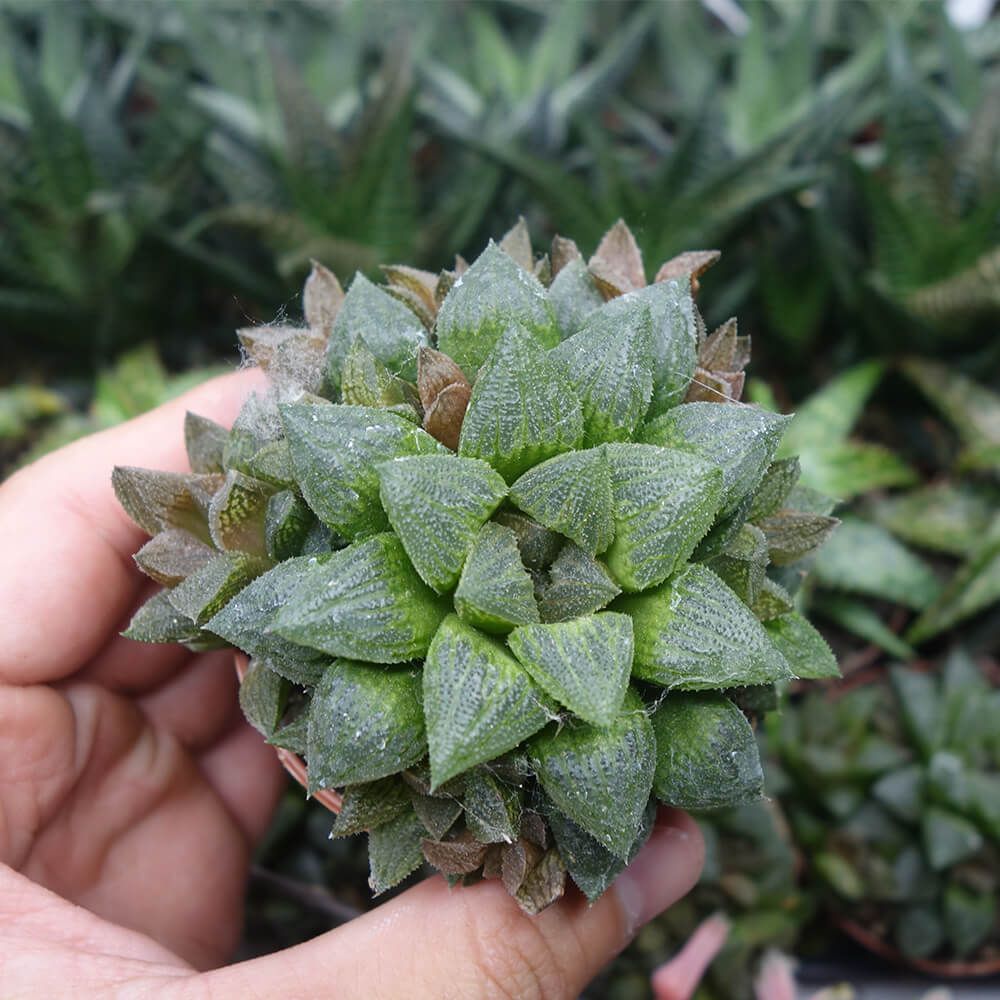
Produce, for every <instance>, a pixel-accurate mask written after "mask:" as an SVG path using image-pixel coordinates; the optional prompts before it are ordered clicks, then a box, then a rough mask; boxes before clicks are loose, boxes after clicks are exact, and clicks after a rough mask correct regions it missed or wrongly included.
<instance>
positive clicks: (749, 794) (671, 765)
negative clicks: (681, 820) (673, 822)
mask: <svg viewBox="0 0 1000 1000" xmlns="http://www.w3.org/2000/svg"><path fill="white" fill-rule="evenodd" d="M652 725H653V732H654V734H655V736H656V747H657V751H656V777H655V779H654V782H653V791H654V792H655V793H656V797H657V798H658V799H660V801H661V802H666V803H667V804H668V805H672V806H677V807H678V808H681V809H718V808H722V807H728V806H735V805H739V804H740V803H743V802H751V801H753V800H754V799H759V798H760V797H761V796H762V795H763V794H764V772H763V771H762V770H761V766H760V755H759V753H758V752H757V741H756V739H755V738H754V734H753V729H752V728H751V726H750V723H749V722H747V719H746V716H745V715H744V714H743V713H742V712H741V711H740V710H739V709H738V708H737V707H736V706H735V705H734V704H733V703H732V702H731V701H730V700H729V699H728V698H724V697H723V696H722V695H717V694H691V695H685V694H669V695H667V696H666V697H665V698H664V699H663V700H662V701H661V702H660V704H659V706H658V707H657V709H656V711H655V712H654V713H653V718H652Z"/></svg>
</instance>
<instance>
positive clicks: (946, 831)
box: [920, 806, 983, 872]
mask: <svg viewBox="0 0 1000 1000" xmlns="http://www.w3.org/2000/svg"><path fill="white" fill-rule="evenodd" d="M920 826H921V837H922V840H923V845H924V853H925V854H926V855H927V860H928V861H929V862H930V866H931V868H932V869H933V870H934V871H936V872H939V871H943V870H944V869H945V868H950V867H951V866H952V865H954V864H957V863H958V862H959V861H963V860H964V859H965V858H967V857H969V856H970V855H972V854H975V853H976V851H978V850H979V849H980V848H981V847H982V846H983V835H982V834H981V833H980V832H979V830H978V829H976V827H975V826H974V825H973V824H972V823H970V822H969V820H967V819H966V818H965V817H964V816H959V815H957V814H956V813H953V812H950V811H948V810H946V809H938V808H936V807H934V806H931V807H930V808H929V809H927V810H926V811H925V812H924V814H923V816H922V817H921V823H920Z"/></svg>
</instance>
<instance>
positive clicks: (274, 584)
mask: <svg viewBox="0 0 1000 1000" xmlns="http://www.w3.org/2000/svg"><path fill="white" fill-rule="evenodd" d="M325 558H329V557H328V556H327V557H322V556H300V557H299V558H296V559H287V560H285V562H283V563H281V564H279V565H278V566H275V567H274V568H273V569H270V570H268V571H267V572H266V573H263V574H261V575H260V576H258V577H257V579H256V580H254V581H253V582H252V583H250V584H249V585H248V586H246V587H244V588H243V589H242V590H241V591H240V592H239V593H238V594H236V596H235V597H233V598H232V600H230V601H229V602H228V603H227V604H226V606H225V607H224V608H222V609H221V610H220V611H219V612H218V613H217V614H216V615H215V616H214V617H213V618H211V619H210V620H209V621H207V622H206V623H205V628H206V629H208V631H209V632H214V633H215V634H216V635H218V636H220V637H221V638H223V639H225V640H226V642H229V643H232V645H234V646H236V647H237V648H238V649H242V650H243V652H245V653H247V654H249V655H250V656H251V657H253V658H254V659H259V660H269V661H272V663H273V664H274V663H304V662H313V661H316V660H318V659H320V658H321V655H322V654H320V653H318V652H316V651H315V650H312V649H306V648H305V647H303V646H300V645H298V644H296V643H293V642H289V641H288V640H287V639H283V638H282V637H281V636H279V635H275V634H274V633H273V632H271V631H269V629H270V626H271V624H272V623H273V622H274V619H275V618H276V617H277V614H278V612H279V611H280V610H281V609H282V608H283V607H284V606H285V605H286V604H287V603H288V601H289V600H290V599H291V598H292V596H293V595H294V594H296V593H298V591H299V589H300V586H301V582H302V580H303V579H304V577H305V574H306V572H307V571H308V570H309V569H310V568H311V567H313V566H316V565H318V564H320V563H321V562H323V561H324V559H325Z"/></svg>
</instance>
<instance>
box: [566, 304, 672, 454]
mask: <svg viewBox="0 0 1000 1000" xmlns="http://www.w3.org/2000/svg"><path fill="white" fill-rule="evenodd" d="M549 357H550V358H552V359H553V360H555V361H557V362H558V363H559V364H560V365H561V367H562V370H563V372H564V373H565V375H566V378H567V379H568V380H569V382H570V385H572V386H573V388H574V389H575V390H576V394H577V395H578V396H579V397H580V403H581V405H582V407H583V430H584V438H585V440H586V441H587V443H588V444H592V445H593V444H600V443H601V442H603V441H628V440H630V439H631V437H632V435H633V433H634V432H635V429H636V428H637V427H638V426H639V424H640V423H642V419H643V417H644V416H645V415H646V410H647V409H648V408H649V401H650V399H651V398H652V394H653V364H654V357H653V319H652V316H651V314H650V311H649V306H648V305H647V304H646V303H644V302H643V303H640V304H639V306H638V308H633V306H632V303H631V300H630V299H628V298H627V297H626V298H618V299H613V300H612V301H611V302H608V303H607V304H606V305H604V306H602V307H601V308H600V309H598V310H597V311H596V312H594V313H591V315H590V317H589V318H588V320H587V322H586V324H585V325H584V327H583V329H582V330H581V331H580V332H579V333H577V334H576V335H574V336H572V337H570V338H569V340H564V341H563V342H562V343H561V344H560V345H559V346H558V347H556V348H555V350H553V351H552V352H551V353H550V355H549Z"/></svg>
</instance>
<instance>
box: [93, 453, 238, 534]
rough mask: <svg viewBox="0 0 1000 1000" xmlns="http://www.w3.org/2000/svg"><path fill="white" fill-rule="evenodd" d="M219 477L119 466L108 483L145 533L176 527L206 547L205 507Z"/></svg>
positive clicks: (220, 480) (220, 478) (219, 483)
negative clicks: (200, 541) (198, 539)
mask: <svg viewBox="0 0 1000 1000" xmlns="http://www.w3.org/2000/svg"><path fill="white" fill-rule="evenodd" d="M222 478H223V477H222V476H220V475H216V474H214V473H210V474H205V475H196V474H191V475H183V474H181V473H178V472H156V471H154V470H151V469H136V468H133V467H131V466H122V465H119V466H116V468H115V470H114V472H113V473H112V476H111V483H112V485H113V486H114V490H115V496H116V497H117V498H118V502H119V503H120V504H121V505H122V507H124V508H125V512H126V513H127V514H128V516H129V517H131V518H132V520H133V521H135V523H136V524H138V525H139V527H140V528H142V530H143V531H145V532H146V534H148V535H155V534H156V533H157V532H160V531H166V530H167V529H168V528H180V529H182V530H184V531H187V532H189V533H190V534H192V535H194V536H195V537H196V538H200V539H201V540H202V541H203V542H207V543H209V544H210V543H211V541H212V539H211V537H210V536H209V533H208V520H207V518H208V505H209V503H210V502H211V499H212V496H213V495H214V493H215V491H216V490H217V489H218V488H219V487H220V486H221V485H222Z"/></svg>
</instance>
